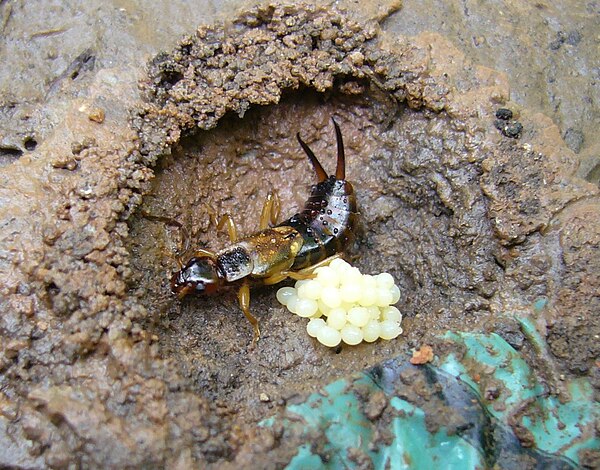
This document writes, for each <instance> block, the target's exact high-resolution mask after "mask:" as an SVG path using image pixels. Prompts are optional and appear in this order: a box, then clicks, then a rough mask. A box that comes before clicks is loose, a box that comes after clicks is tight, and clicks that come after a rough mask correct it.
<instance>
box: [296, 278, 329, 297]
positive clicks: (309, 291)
mask: <svg viewBox="0 0 600 470" xmlns="http://www.w3.org/2000/svg"><path fill="white" fill-rule="evenodd" d="M322 289H323V287H322V286H321V283H320V282H318V281H317V280H316V279H310V280H309V281H308V282H306V283H304V284H302V286H300V288H299V289H298V297H302V298H305V299H312V300H318V299H319V297H320V295H321V291H322Z"/></svg>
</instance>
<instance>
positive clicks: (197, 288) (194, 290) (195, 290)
mask: <svg viewBox="0 0 600 470" xmlns="http://www.w3.org/2000/svg"><path fill="white" fill-rule="evenodd" d="M222 283H223V278H222V276H221V275H220V273H219V270H218V268H217V264H216V263H215V260H214V259H213V258H211V257H209V256H195V257H193V258H191V259H190V260H189V261H188V262H187V264H186V265H185V266H184V267H183V269H181V271H178V272H176V273H175V274H173V277H171V291H172V292H173V293H174V294H177V295H178V296H179V297H180V298H182V297H184V296H186V295H188V294H195V295H205V294H212V293H214V292H216V290H217V289H218V288H219V287H220V286H221V285H222Z"/></svg>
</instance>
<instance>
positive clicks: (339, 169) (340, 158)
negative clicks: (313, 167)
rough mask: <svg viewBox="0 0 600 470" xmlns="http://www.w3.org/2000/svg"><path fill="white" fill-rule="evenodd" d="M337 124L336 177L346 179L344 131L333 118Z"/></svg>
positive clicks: (334, 123) (335, 124)
mask: <svg viewBox="0 0 600 470" xmlns="http://www.w3.org/2000/svg"><path fill="white" fill-rule="evenodd" d="M331 120H332V121H333V125H334V126H335V138H336V139H337V151H338V154H337V166H336V167H335V177H336V179H338V180H344V179H346V154H345V153H344V141H343V139H342V131H341V130H340V126H338V123H337V122H335V119H333V118H331Z"/></svg>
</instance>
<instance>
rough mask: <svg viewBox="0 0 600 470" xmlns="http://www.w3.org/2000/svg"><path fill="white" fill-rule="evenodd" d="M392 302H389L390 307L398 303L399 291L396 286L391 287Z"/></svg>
mask: <svg viewBox="0 0 600 470" xmlns="http://www.w3.org/2000/svg"><path fill="white" fill-rule="evenodd" d="M391 291H392V301H391V302H390V304H391V305H393V304H395V303H398V301H399V300H400V289H399V288H398V286H396V285H394V286H392V289H391Z"/></svg>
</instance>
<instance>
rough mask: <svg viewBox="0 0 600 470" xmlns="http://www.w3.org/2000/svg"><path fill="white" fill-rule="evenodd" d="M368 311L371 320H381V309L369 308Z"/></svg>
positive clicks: (373, 306)
mask: <svg viewBox="0 0 600 470" xmlns="http://www.w3.org/2000/svg"><path fill="white" fill-rule="evenodd" d="M367 311H368V312H369V318H370V319H371V320H379V319H380V318H381V309H380V308H379V307H377V306H376V305H371V306H370V307H367Z"/></svg>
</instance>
